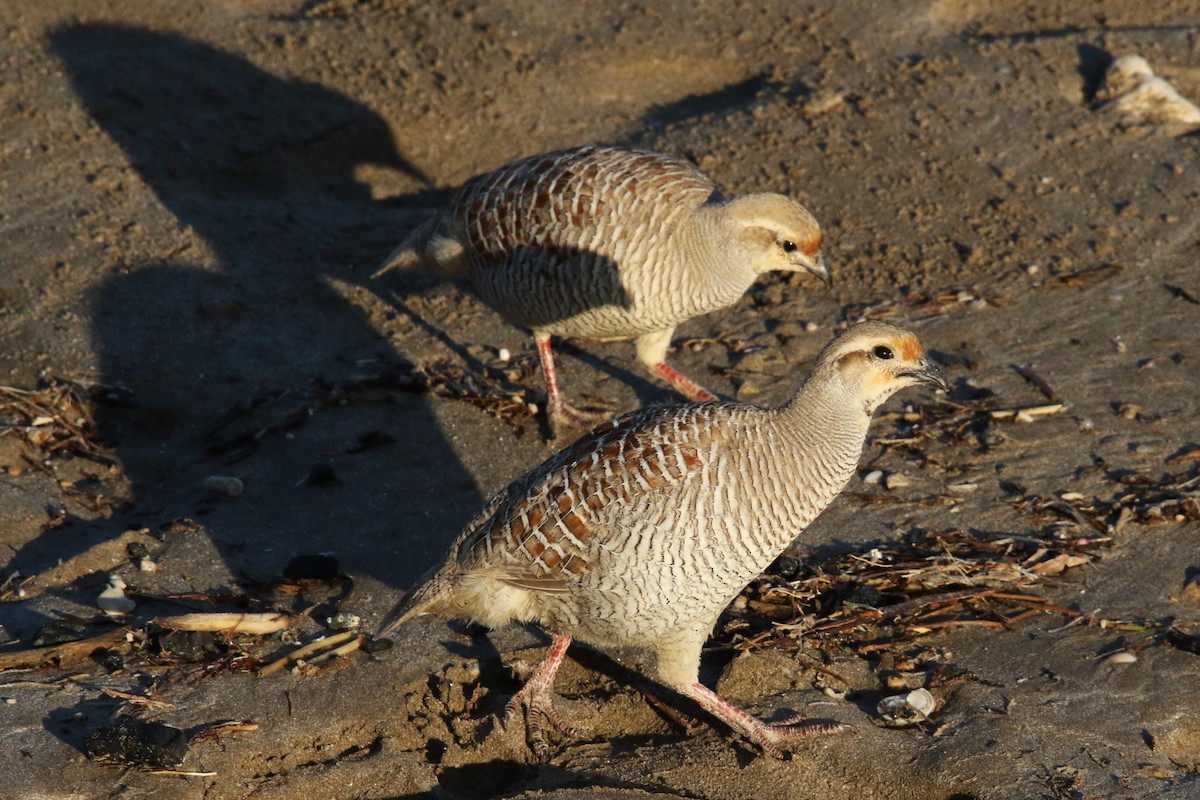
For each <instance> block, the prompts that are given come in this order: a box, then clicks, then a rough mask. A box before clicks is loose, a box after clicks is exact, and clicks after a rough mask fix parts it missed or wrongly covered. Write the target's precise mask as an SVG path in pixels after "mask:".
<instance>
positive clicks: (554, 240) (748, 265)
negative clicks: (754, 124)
mask: <svg viewBox="0 0 1200 800" xmlns="http://www.w3.org/2000/svg"><path fill="white" fill-rule="evenodd" d="M416 265H423V266H427V267H432V268H434V269H436V270H437V271H439V272H441V273H442V274H443V275H447V276H462V277H465V278H466V279H467V280H468V281H469V282H470V284H471V285H472V286H473V288H474V290H475V292H476V293H477V294H478V295H479V297H480V299H482V300H483V301H484V302H485V303H487V304H488V305H490V306H491V307H492V308H494V309H496V310H497V311H499V312H500V314H501V315H502V316H503V317H504V318H505V319H507V320H509V321H510V322H513V323H515V324H517V325H521V326H523V327H526V328H529V329H530V330H532V331H533V337H534V340H535V341H536V342H537V348H538V355H539V356H540V358H541V362H542V371H543V373H544V374H545V378H546V393H547V413H548V415H549V417H550V424H551V428H552V429H554V428H556V427H557V426H558V424H559V423H567V424H571V425H576V426H579V425H583V426H590V425H593V424H595V423H596V422H599V421H600V420H601V418H602V417H601V416H600V415H596V414H588V413H585V412H581V411H579V410H577V409H575V408H574V407H572V406H571V405H570V404H569V403H567V402H566V401H565V400H564V399H563V397H562V395H561V394H560V392H559V388H558V379H557V374H556V371H555V367H554V356H553V353H552V351H551V347H550V340H551V337H552V336H563V337H571V338H584V339H601V340H611V339H633V340H634V342H635V344H636V346H637V355H638V359H639V360H640V361H641V362H642V363H643V364H645V365H646V367H647V369H649V371H650V372H651V373H652V374H653V375H655V376H657V377H659V378H661V379H663V380H665V381H666V382H667V383H669V384H670V385H671V386H673V387H674V388H675V389H676V390H678V391H679V392H680V393H682V394H683V395H684V396H686V397H688V398H689V399H691V400H694V401H697V402H703V401H708V400H715V399H716V397H715V396H714V395H713V394H712V393H711V392H709V391H707V390H706V389H704V388H703V387H701V386H699V385H698V384H696V383H694V382H693V381H691V380H690V379H688V378H687V377H686V376H684V375H681V374H680V373H679V372H677V371H676V370H674V369H673V368H671V367H670V366H668V365H667V363H666V355H667V348H668V347H669V345H670V343H671V335H672V334H673V333H674V331H675V327H676V326H677V325H679V324H680V323H681V322H684V321H686V320H688V319H691V318H692V317H695V316H699V315H700V314H706V313H708V312H710V311H716V310H718V309H722V308H726V307H727V306H730V305H732V304H733V303H734V302H735V301H737V299H738V298H739V297H741V296H742V295H743V294H744V293H745V292H746V290H747V289H749V288H750V285H751V284H752V283H753V282H754V281H755V279H756V278H757V277H758V276H759V275H761V274H762V273H764V272H769V271H771V270H790V271H807V272H811V273H813V274H814V275H816V276H818V277H819V278H821V279H822V280H823V281H825V282H826V283H827V284H828V283H829V281H830V275H829V271H828V269H826V267H825V262H824V260H823V258H822V256H821V229H820V226H819V225H818V224H817V221H816V220H815V219H813V216H812V215H811V214H809V213H808V211H806V210H805V209H804V208H803V207H802V206H800V205H799V204H797V203H796V202H794V201H792V200H790V199H788V198H787V197H784V196H783V195H779V194H749V195H743V196H740V197H735V198H732V199H726V198H724V197H723V196H722V194H721V192H720V190H719V189H717V187H716V185H715V184H713V182H712V181H711V180H709V179H708V178H707V177H706V176H705V175H704V174H703V173H702V172H700V170H699V169H697V168H696V167H695V166H694V165H692V164H691V163H689V162H687V161H685V160H684V159H681V158H677V157H675V156H670V155H664V154H662V153H652V152H644V151H637V150H622V149H616V148H611V147H596V146H589V147H581V148H577V149H573V150H562V151H559V152H555V153H548V154H545V155H539V156H533V157H530V158H526V159H522V160H519V161H514V162H512V163H510V164H507V165H505V166H503V167H500V168H498V169H496V170H494V171H492V172H489V173H486V174H484V175H479V176H477V177H474V178H472V179H470V180H469V181H467V182H466V183H465V184H464V185H463V186H462V187H461V188H460V189H458V190H457V191H456V192H455V193H454V195H453V197H452V199H451V201H450V207H449V209H448V210H447V211H446V212H445V213H444V214H441V215H439V216H436V217H434V218H432V219H430V220H428V221H427V222H426V223H424V224H423V225H421V226H419V227H418V228H417V229H416V230H415V231H414V232H413V233H412V234H410V235H409V236H408V238H406V239H405V240H404V242H403V243H402V244H401V245H400V246H399V247H398V248H397V249H396V250H395V251H394V252H393V253H392V254H391V255H390V256H389V257H388V258H387V260H386V261H385V262H384V264H383V266H382V267H381V268H380V269H379V271H378V272H376V276H378V275H380V274H382V273H383V272H386V271H387V270H388V269H391V268H392V267H394V266H416Z"/></svg>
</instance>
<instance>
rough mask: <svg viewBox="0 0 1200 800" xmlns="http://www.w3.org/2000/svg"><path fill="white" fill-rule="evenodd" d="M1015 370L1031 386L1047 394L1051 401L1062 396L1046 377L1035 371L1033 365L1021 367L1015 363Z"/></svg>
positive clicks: (1054, 401) (1056, 400)
mask: <svg viewBox="0 0 1200 800" xmlns="http://www.w3.org/2000/svg"><path fill="white" fill-rule="evenodd" d="M1013 370H1015V371H1016V373H1017V374H1018V375H1020V376H1021V377H1022V378H1024V379H1025V380H1026V381H1027V382H1028V383H1029V384H1030V385H1031V386H1033V387H1034V388H1036V389H1037V390H1038V391H1039V392H1041V393H1042V394H1043V395H1045V397H1046V399H1047V400H1049V401H1050V402H1051V403H1057V402H1059V400H1060V398H1059V396H1058V393H1057V392H1055V391H1054V389H1053V388H1052V387H1051V386H1050V384H1048V383H1046V379H1045V378H1043V377H1042V376H1041V375H1038V374H1037V373H1036V372H1034V371H1033V367H1020V366H1017V365H1016V364H1014V365H1013Z"/></svg>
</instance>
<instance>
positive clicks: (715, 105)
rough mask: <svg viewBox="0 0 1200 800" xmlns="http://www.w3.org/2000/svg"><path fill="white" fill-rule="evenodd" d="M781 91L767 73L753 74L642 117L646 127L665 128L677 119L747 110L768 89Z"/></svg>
mask: <svg viewBox="0 0 1200 800" xmlns="http://www.w3.org/2000/svg"><path fill="white" fill-rule="evenodd" d="M768 88H769V89H772V90H774V91H778V90H779V87H778V86H777V85H775V84H771V83H769V82H768V80H767V78H766V76H764V75H754V76H752V77H750V78H747V79H746V80H743V81H738V82H737V83H731V84H729V85H728V86H723V87H721V88H720V89H717V90H715V91H712V92H706V93H705V94H694V95H689V96H688V97H684V98H682V99H680V100H676V101H674V102H672V103H667V104H665V105H661V106H657V107H655V108H652V109H651V110H650V111H649V112H647V113H646V114H645V115H644V116H643V118H642V119H643V122H644V123H646V126H645V127H646V128H648V129H650V130H662V129H664V128H666V127H668V126H670V125H673V124H675V123H678V122H685V121H687V120H689V119H695V118H696V117H700V116H703V115H705V114H728V113H729V112H731V111H744V110H745V109H746V108H747V107H749V106H750V104H751V103H752V102H753V100H754V98H755V97H757V96H758V95H759V93H760V92H762V91H764V90H765V89H768Z"/></svg>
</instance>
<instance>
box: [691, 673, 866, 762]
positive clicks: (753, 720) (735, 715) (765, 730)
mask: <svg viewBox="0 0 1200 800" xmlns="http://www.w3.org/2000/svg"><path fill="white" fill-rule="evenodd" d="M674 689H675V691H677V692H679V693H680V694H682V695H683V696H684V697H689V698H691V699H692V700H695V701H696V703H697V704H698V705H699V706H700V707H701V708H703V709H704V710H705V711H707V712H708V713H710V714H712V715H713V716H714V717H716V718H717V719H719V720H721V721H722V722H724V723H725V724H726V725H728V726H729V727H730V728H733V729H734V730H735V731H737V732H738V733H740V734H742V735H743V736H745V737H746V738H747V739H749V740H750V741H752V742H754V743H755V744H757V745H758V746H759V747H761V748H762V749H763V751H764V752H765V753H767V754H768V755H771V756H774V757H775V758H784V756H785V752H786V746H787V745H790V744H792V743H794V742H796V741H798V740H800V739H807V738H809V737H812V736H824V735H826V734H830V733H842V732H843V731H849V730H853V728H851V727H850V726H849V725H843V724H842V723H840V722H803V721H796V720H795V718H792V719H790V720H788V721H786V722H763V721H762V720H760V719H758V718H757V717H753V716H751V715H750V714H747V713H746V712H745V711H742V710H741V709H740V708H738V707H737V706H735V705H732V704H731V703H729V702H728V701H727V700H725V699H724V698H722V697H721V696H720V695H718V694H717V693H716V692H714V691H713V690H712V689H709V688H708V687H707V686H705V685H704V684H702V683H699V682H696V683H688V684H683V685H680V686H675V687H674Z"/></svg>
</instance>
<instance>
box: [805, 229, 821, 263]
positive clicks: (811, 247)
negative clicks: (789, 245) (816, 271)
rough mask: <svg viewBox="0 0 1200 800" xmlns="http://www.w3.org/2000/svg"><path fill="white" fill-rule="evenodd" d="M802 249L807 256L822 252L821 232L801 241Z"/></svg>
mask: <svg viewBox="0 0 1200 800" xmlns="http://www.w3.org/2000/svg"><path fill="white" fill-rule="evenodd" d="M800 249H801V250H803V251H804V254H805V255H806V256H809V257H812V256H816V254H817V253H819V252H821V234H819V233H818V234H817V235H816V236H814V237H812V238H811V239H809V240H807V241H804V242H801V243H800Z"/></svg>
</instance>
